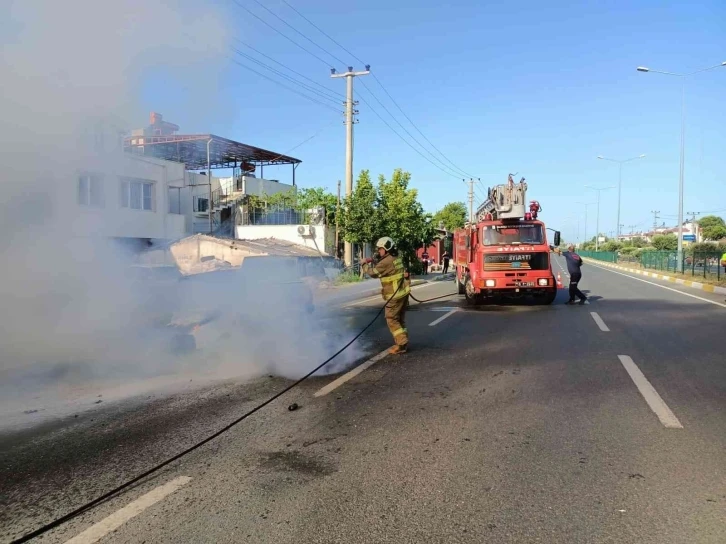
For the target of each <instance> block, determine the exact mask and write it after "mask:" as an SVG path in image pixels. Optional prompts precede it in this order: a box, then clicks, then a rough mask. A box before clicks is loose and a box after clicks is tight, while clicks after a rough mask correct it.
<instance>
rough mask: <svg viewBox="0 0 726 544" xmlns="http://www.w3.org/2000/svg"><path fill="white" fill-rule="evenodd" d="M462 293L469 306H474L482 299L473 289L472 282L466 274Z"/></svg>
mask: <svg viewBox="0 0 726 544" xmlns="http://www.w3.org/2000/svg"><path fill="white" fill-rule="evenodd" d="M464 295H466V303H467V304H468V305H469V306H476V305H477V304H481V303H482V301H483V299H482V296H481V295H480V294H478V293H476V292H475V291H474V284H473V283H472V281H471V278H470V277H469V275H468V274H467V275H466V276H464Z"/></svg>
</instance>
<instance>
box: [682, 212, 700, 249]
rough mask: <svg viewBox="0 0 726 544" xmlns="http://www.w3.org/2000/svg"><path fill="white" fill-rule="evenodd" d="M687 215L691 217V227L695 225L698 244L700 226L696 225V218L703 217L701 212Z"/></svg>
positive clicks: (694, 232)
mask: <svg viewBox="0 0 726 544" xmlns="http://www.w3.org/2000/svg"><path fill="white" fill-rule="evenodd" d="M686 215H690V216H691V225H693V234H695V235H696V242H698V225H697V224H696V216H697V215H701V212H686Z"/></svg>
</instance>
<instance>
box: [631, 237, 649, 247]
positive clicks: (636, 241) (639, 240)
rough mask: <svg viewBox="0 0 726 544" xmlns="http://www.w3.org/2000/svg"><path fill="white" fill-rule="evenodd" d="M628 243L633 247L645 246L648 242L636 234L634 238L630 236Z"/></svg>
mask: <svg viewBox="0 0 726 544" xmlns="http://www.w3.org/2000/svg"><path fill="white" fill-rule="evenodd" d="M629 245H631V246H633V247H645V246H647V245H648V243H647V242H646V241H645V240H644V239H643V238H641V237H640V236H636V237H635V238H632V239H631V240H630V244H629Z"/></svg>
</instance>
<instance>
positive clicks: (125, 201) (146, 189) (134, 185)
mask: <svg viewBox="0 0 726 544" xmlns="http://www.w3.org/2000/svg"><path fill="white" fill-rule="evenodd" d="M154 196H155V194H154V183H153V182H151V181H145V180H140V179H122V180H121V207H122V208H131V209H132V210H146V211H150V212H151V211H154Z"/></svg>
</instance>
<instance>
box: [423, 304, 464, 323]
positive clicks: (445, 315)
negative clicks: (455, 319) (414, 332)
mask: <svg viewBox="0 0 726 544" xmlns="http://www.w3.org/2000/svg"><path fill="white" fill-rule="evenodd" d="M458 311H459V309H458V308H454V309H453V310H450V311H449V312H447V313H445V314H444V315H442V316H441V317H440V318H438V319H435V320H434V321H432V322H431V323H429V327H435V326H436V325H438V324H439V323H441V322H442V321H443V320H444V319H446V318H447V317H451V316H452V315H454V314H455V313H456V312H458Z"/></svg>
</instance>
